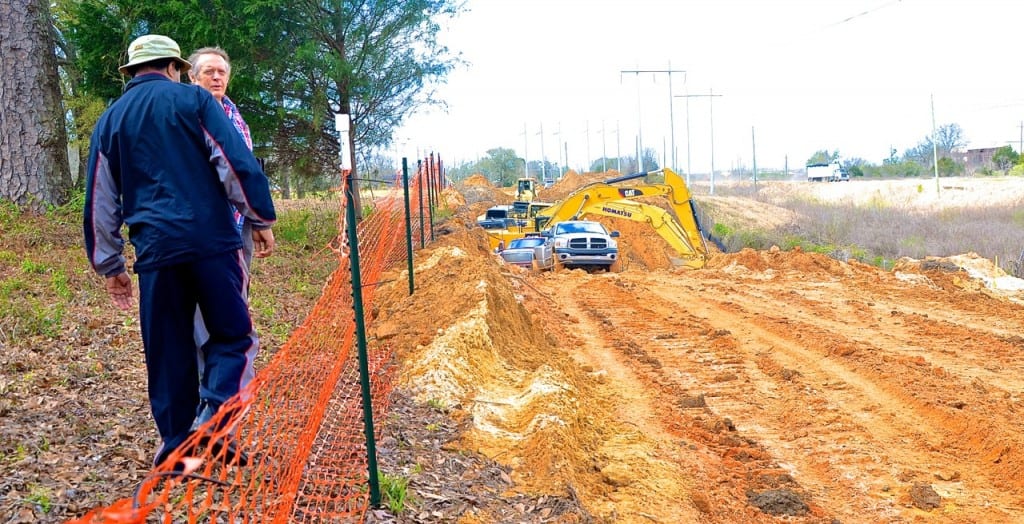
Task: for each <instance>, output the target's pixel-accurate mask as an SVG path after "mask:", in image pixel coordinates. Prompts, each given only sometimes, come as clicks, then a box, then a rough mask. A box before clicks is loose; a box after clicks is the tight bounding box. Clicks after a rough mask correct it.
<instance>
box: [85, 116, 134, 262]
mask: <svg viewBox="0 0 1024 524" xmlns="http://www.w3.org/2000/svg"><path fill="white" fill-rule="evenodd" d="M101 122H102V120H101ZM100 127H101V124H97V126H96V129H95V130H94V132H93V140H92V143H93V144H96V143H97V139H96V135H97V133H98V131H99V129H100ZM86 169H87V170H86V173H87V179H88V183H87V184H86V186H85V211H84V217H83V227H84V230H85V251H86V255H87V256H88V257H89V263H90V264H91V265H92V268H93V270H95V271H96V272H97V273H99V274H100V275H102V276H105V277H111V276H114V275H117V274H119V273H123V272H124V271H125V258H124V255H123V254H122V253H123V252H124V239H123V238H122V237H121V225H122V224H123V220H122V217H121V195H120V192H121V190H120V184H118V181H117V179H115V178H114V176H113V174H112V173H111V170H110V162H108V160H107V157H106V156H104V155H102V154H101V153H100V151H99V148H97V147H90V149H89V164H88V167H87V168H86Z"/></svg>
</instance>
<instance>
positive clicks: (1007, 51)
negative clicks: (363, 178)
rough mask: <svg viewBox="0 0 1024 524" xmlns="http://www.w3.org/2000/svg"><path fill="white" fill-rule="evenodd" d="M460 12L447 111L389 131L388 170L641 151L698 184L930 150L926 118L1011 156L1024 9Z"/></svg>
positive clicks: (612, 4)
mask: <svg viewBox="0 0 1024 524" xmlns="http://www.w3.org/2000/svg"><path fill="white" fill-rule="evenodd" d="M466 5H467V10H466V11H465V12H464V13H462V14H461V15H459V16H458V17H457V18H455V19H453V20H450V21H445V22H444V23H443V28H444V29H443V31H442V33H441V35H440V40H441V43H443V44H444V45H446V46H448V47H449V49H450V50H451V51H452V52H454V53H461V56H462V58H463V59H464V60H465V61H466V62H467V65H466V66H464V67H462V68H460V69H458V70H456V71H455V72H453V73H451V74H450V76H449V77H448V78H447V82H446V84H445V85H443V86H441V87H440V89H439V91H438V94H439V96H440V98H441V99H443V100H444V101H445V102H446V103H447V107H446V108H445V109H441V108H435V109H430V110H424V111H421V112H419V113H418V114H416V115H414V116H412V117H411V118H410V119H408V120H407V123H406V125H404V126H403V127H402V129H400V130H399V131H398V133H397V134H396V144H395V147H394V150H393V153H394V154H395V155H396V156H399V157H401V156H405V157H409V158H410V159H415V158H422V156H423V155H425V154H427V153H429V152H431V151H433V152H436V153H438V154H439V155H441V156H442V158H444V159H445V161H446V163H447V165H449V166H451V165H454V164H458V163H460V162H462V161H472V160H475V159H476V158H479V157H482V156H486V151H487V150H489V149H492V148H495V147H504V148H511V149H515V150H516V152H517V154H518V155H519V156H520V157H523V156H525V157H528V158H529V159H530V160H537V159H539V158H541V156H542V155H543V156H544V157H545V158H547V160H548V161H550V162H553V163H559V164H566V163H568V165H569V166H570V167H573V168H575V169H579V168H580V167H582V166H583V165H585V164H589V162H587V159H597V158H600V157H601V156H605V155H606V156H608V157H616V156H619V155H622V156H633V155H635V151H636V148H637V143H638V142H639V143H640V144H642V146H643V148H644V149H649V148H650V149H654V150H656V151H657V153H656V154H657V155H658V157H659V159H663V160H664V161H665V163H666V164H668V165H672V166H674V167H675V168H676V169H677V170H678V171H681V172H685V171H687V170H689V171H690V172H693V173H701V172H705V173H706V172H708V171H709V170H710V168H711V166H712V164H713V165H714V167H715V169H716V170H718V171H721V170H730V169H733V168H750V167H751V166H752V165H753V163H754V161H755V155H756V164H757V166H758V169H759V170H761V169H766V168H769V169H771V168H775V169H781V168H784V167H789V168H790V169H796V168H799V167H802V166H803V164H804V163H805V162H806V160H807V159H808V158H809V157H810V156H811V155H812V154H813V153H814V152H815V151H818V150H823V149H826V150H829V151H837V150H838V151H839V152H840V153H841V154H842V156H843V157H844V158H855V157H856V158H862V159H864V160H867V161H868V162H872V163H880V162H881V161H882V160H883V159H884V158H886V157H888V156H889V152H890V150H891V149H896V150H897V152H898V154H902V153H903V152H904V151H905V150H906V149H908V148H911V147H913V146H915V145H917V144H918V143H920V142H921V141H922V140H923V139H924V138H925V137H926V136H927V135H929V134H930V133H931V130H932V124H933V114H934V121H935V124H936V125H938V126H942V125H945V124H953V123H955V124H958V125H960V127H961V128H962V129H963V132H964V138H965V139H966V140H967V141H968V142H969V144H968V145H969V147H992V146H1003V145H1007V144H1010V145H1013V146H1014V148H1015V149H1018V148H1019V140H1020V138H1021V136H1022V129H1024V128H1022V123H1024V89H1022V88H1024V68H1022V67H1020V66H1019V58H1020V57H1021V55H1022V54H1024V44H1022V43H1021V41H1020V36H1019V35H1020V32H1019V31H1020V24H1021V23H1022V21H1024V1H1019V0H955V1H954V0H774V1H766V0H469V1H468V2H467V4H466ZM636 71H645V72H642V73H637V72H636ZM646 71H654V72H646ZM669 71H671V73H669ZM710 95H714V96H710ZM933 107H934V112H933ZM566 159H568V161H567V160H566Z"/></svg>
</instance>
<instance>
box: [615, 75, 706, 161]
mask: <svg viewBox="0 0 1024 524" xmlns="http://www.w3.org/2000/svg"><path fill="white" fill-rule="evenodd" d="M624 73H634V74H636V75H637V76H640V73H652V74H667V75H668V121H669V124H668V125H669V131H670V134H671V136H672V167H673V168H675V167H676V155H675V150H676V123H675V111H673V108H672V98H674V95H673V94H672V73H682V74H683V82H684V83H685V82H686V71H685V70H682V69H672V61H671V60H670V61H669V63H668V69H629V70H623V71H619V79H620V80H621V78H622V75H623V74H624ZM639 98H640V83H639V82H637V103H638V104H639ZM637 133H639V131H637ZM640 146H641V148H642V147H643V143H642V142H641V144H640ZM641 171H642V169H641ZM687 175H689V173H687Z"/></svg>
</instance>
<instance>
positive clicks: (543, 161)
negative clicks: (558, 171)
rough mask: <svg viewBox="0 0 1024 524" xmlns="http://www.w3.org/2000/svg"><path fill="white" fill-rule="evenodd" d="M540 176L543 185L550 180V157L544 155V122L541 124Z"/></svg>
mask: <svg viewBox="0 0 1024 524" xmlns="http://www.w3.org/2000/svg"><path fill="white" fill-rule="evenodd" d="M540 176H541V177H542V179H541V183H543V182H544V180H547V179H548V157H547V155H545V154H544V122H541V123H540Z"/></svg>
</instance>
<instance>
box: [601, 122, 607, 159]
mask: <svg viewBox="0 0 1024 524" xmlns="http://www.w3.org/2000/svg"><path fill="white" fill-rule="evenodd" d="M605 138H606V137H605V131H604V120H601V160H602V161H603V162H604V164H603V166H604V171H606V172H607V171H608V148H607V147H606V146H605V143H606V142H607V141H606V140H605Z"/></svg>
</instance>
